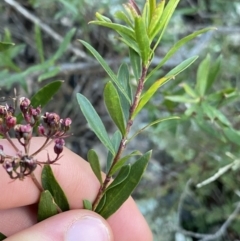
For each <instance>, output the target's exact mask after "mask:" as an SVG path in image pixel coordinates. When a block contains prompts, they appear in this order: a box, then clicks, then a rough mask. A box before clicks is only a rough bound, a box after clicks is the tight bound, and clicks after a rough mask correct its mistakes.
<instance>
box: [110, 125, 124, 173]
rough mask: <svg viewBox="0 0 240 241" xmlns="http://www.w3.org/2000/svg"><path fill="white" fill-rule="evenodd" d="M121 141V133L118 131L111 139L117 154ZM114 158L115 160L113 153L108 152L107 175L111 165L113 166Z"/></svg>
mask: <svg viewBox="0 0 240 241" xmlns="http://www.w3.org/2000/svg"><path fill="white" fill-rule="evenodd" d="M121 139H122V135H121V133H120V131H118V130H117V131H116V132H115V133H114V135H113V137H112V139H111V142H112V144H113V147H114V150H115V153H117V150H118V148H119V145H120V142H121ZM113 158H114V155H113V154H112V153H111V152H108V156H107V165H106V169H107V170H106V173H108V171H109V169H110V167H111V165H112V162H113Z"/></svg>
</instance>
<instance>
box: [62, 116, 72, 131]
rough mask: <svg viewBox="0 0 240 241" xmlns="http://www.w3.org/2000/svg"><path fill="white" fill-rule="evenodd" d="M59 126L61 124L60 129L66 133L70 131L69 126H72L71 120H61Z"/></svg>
mask: <svg viewBox="0 0 240 241" xmlns="http://www.w3.org/2000/svg"><path fill="white" fill-rule="evenodd" d="M60 124H61V129H62V130H63V131H68V130H69V129H70V126H71V124H72V120H71V119H70V118H66V119H61V120H60Z"/></svg>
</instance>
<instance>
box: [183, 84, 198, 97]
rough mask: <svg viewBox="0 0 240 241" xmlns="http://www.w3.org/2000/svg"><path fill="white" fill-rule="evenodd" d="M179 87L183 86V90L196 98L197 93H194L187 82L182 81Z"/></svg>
mask: <svg viewBox="0 0 240 241" xmlns="http://www.w3.org/2000/svg"><path fill="white" fill-rule="evenodd" d="M180 86H181V87H183V89H184V90H185V92H186V93H187V94H188V95H189V96H191V97H192V98H197V97H198V94H197V93H196V91H195V90H194V89H192V87H191V86H190V85H188V84H187V83H182V84H180Z"/></svg>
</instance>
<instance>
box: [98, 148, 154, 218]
mask: <svg viewBox="0 0 240 241" xmlns="http://www.w3.org/2000/svg"><path fill="white" fill-rule="evenodd" d="M150 156H151V151H149V152H147V153H146V154H144V155H143V156H141V157H140V158H139V159H138V160H137V161H136V162H135V163H134V164H133V165H132V166H131V170H130V173H129V175H128V176H127V178H126V179H125V180H124V181H122V182H121V183H120V184H118V185H117V186H114V187H112V188H110V189H109V190H108V191H107V192H106V201H105V204H104V206H103V208H102V209H101V211H100V212H99V214H100V215H102V216H103V217H104V218H108V217H109V216H111V215H112V214H113V213H114V212H116V211H117V210H118V208H119V207H120V206H121V205H122V204H123V203H124V202H125V201H126V200H127V199H128V197H129V196H130V195H131V193H132V191H133V190H134V188H135V187H136V186H137V184H138V183H139V181H140V180H141V177H142V175H143V173H144V171H145V169H146V167H147V164H148V161H149V159H150Z"/></svg>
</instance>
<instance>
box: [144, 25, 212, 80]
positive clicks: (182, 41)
mask: <svg viewBox="0 0 240 241" xmlns="http://www.w3.org/2000/svg"><path fill="white" fill-rule="evenodd" d="M214 29H215V28H213V27H209V28H204V29H201V30H198V31H196V32H193V33H192V34H190V35H188V36H186V37H184V38H182V39H180V40H179V41H178V42H177V43H176V44H174V45H173V46H172V48H171V49H170V50H169V51H168V52H167V54H166V55H165V56H164V58H163V59H162V61H161V62H160V63H159V64H158V65H157V66H156V67H155V68H154V69H153V70H152V72H151V73H150V74H149V76H148V77H147V79H148V78H149V77H150V76H152V75H153V74H154V73H155V72H156V71H157V70H159V69H160V68H161V67H162V66H163V65H164V64H165V63H166V62H167V61H168V60H169V59H170V58H171V57H172V56H173V55H174V54H175V53H176V52H177V51H178V50H179V49H180V48H181V47H182V46H183V45H185V44H186V43H188V42H189V41H191V40H192V39H194V38H196V37H197V36H198V35H201V34H203V33H206V32H208V31H210V30H214Z"/></svg>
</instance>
